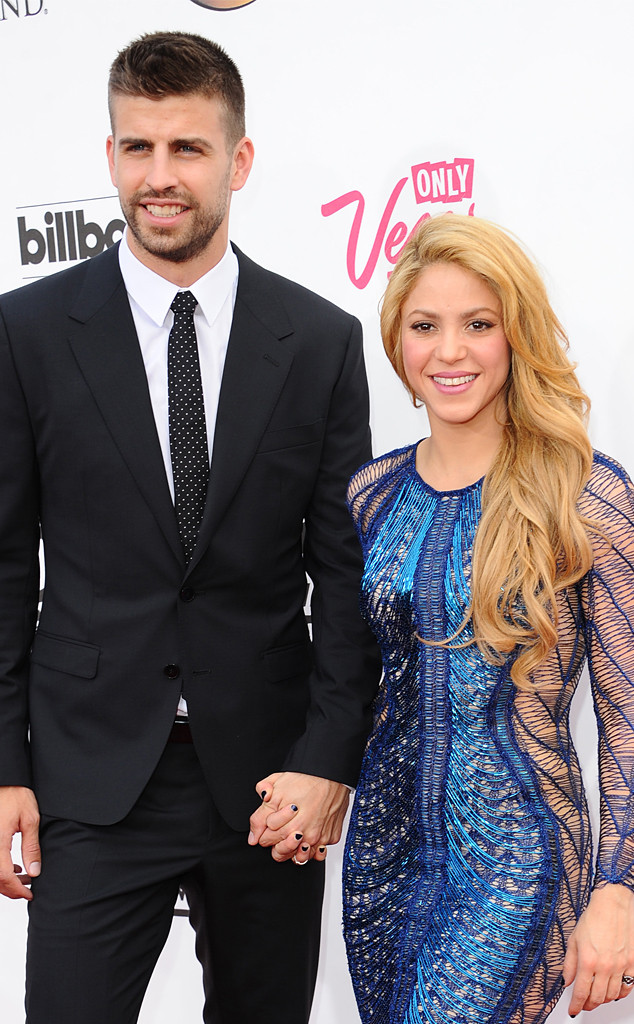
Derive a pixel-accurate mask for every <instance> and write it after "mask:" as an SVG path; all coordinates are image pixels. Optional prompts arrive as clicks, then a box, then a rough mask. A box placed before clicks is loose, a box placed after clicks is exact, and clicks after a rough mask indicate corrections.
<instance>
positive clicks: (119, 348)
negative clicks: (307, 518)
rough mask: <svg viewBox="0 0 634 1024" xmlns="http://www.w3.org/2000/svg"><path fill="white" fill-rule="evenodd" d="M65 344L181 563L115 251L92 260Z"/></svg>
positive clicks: (161, 462) (144, 378)
mask: <svg viewBox="0 0 634 1024" xmlns="http://www.w3.org/2000/svg"><path fill="white" fill-rule="evenodd" d="M69 315H70V334H69V342H70V345H71V348H72V350H73V353H74V355H75V358H76V360H77V362H78V364H79V367H80V370H81V372H82V374H83V376H84V379H85V380H86V383H87V385H88V387H89V388H90V390H91V392H92V395H93V397H94V399H95V402H96V403H97V405H98V407H99V410H100V412H101V415H102V416H103V419H104V421H105V423H106V426H107V427H108V430H109V431H110V434H111V435H112V438H113V440H114V442H115V444H116V445H117V448H118V449H119V452H120V453H121V456H122V457H123V459H124V461H125V463H126V465H127V466H128V469H129V470H130V473H131V474H132V477H133V479H134V481H135V483H136V484H137V486H138V488H139V490H140V491H141V494H142V495H143V497H144V499H145V501H146V502H147V504H148V505H149V507H150V508H151V510H152V512H153V513H154V515H155V517H156V519H157V521H158V523H159V526H160V527H161V530H162V531H163V533H164V535H165V537H166V539H167V541H168V543H169V545H170V547H171V548H172V549H173V551H174V553H175V555H176V557H177V558H178V559H179V561H180V562H182V561H183V552H182V547H181V543H180V538H179V536H178V527H177V524H176V516H175V514H174V506H173V504H172V500H171V496H170V492H169V486H168V483H167V478H166V475H165V466H164V463H163V457H162V454H161V448H160V444H159V441H158V436H157V433H156V426H155V422H154V415H153V412H152V403H151V401H150V395H149V390H148V384H147V377H146V374H145V367H144V365H143V357H142V355H141V350H140V348H139V343H138V340H137V335H136V330H135V327H134V320H133V318H132V313H131V311H130V305H129V302H128V298H127V294H126V290H125V286H124V283H123V279H122V277H121V273H120V271H119V261H118V257H117V247H116V246H115V247H113V248H112V249H109V250H108V251H107V252H106V253H104V254H103V256H100V257H96V258H95V259H93V260H91V261H90V263H89V265H88V266H87V268H86V278H85V282H84V286H83V288H82V291H81V292H80V294H79V295H78V297H77V300H76V302H75V304H74V306H73V308H72V309H71V310H70V314H69Z"/></svg>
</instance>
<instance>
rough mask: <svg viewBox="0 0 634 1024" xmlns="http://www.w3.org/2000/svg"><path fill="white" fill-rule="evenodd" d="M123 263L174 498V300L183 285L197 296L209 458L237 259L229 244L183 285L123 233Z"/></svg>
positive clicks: (124, 278)
mask: <svg viewBox="0 0 634 1024" xmlns="http://www.w3.org/2000/svg"><path fill="white" fill-rule="evenodd" d="M119 265H120V267H121V273H122V275H123V280H124V282H125V286H126V291H127V293H128V299H129V300H130V308H131V309H132V316H133V317H134V326H135V327H136V332H137V336H138V338H139V345H140V347H141V355H142V356H143V362H144V364H145V373H146V375H147V381H148V387H149V389H150V399H151V402H152V410H153V412H154V420H155V422H156V430H157V432H158V437H159V441H160V444H161V451H162V453H163V462H164V463H165V472H166V474H167V480H168V483H169V487H170V492H171V495H172V500H174V477H173V474H172V460H171V457H170V439H169V415H168V403H167V342H168V339H169V333H170V330H171V327H172V324H173V322H174V314H173V313H172V311H171V309H170V306H171V304H172V302H173V301H174V296H175V295H176V293H177V292H179V291H188V292H192V294H193V295H195V296H196V299H197V300H198V306H197V307H196V312H195V313H194V324H195V326H196V338H197V340H198V359H199V361H200V375H201V379H202V385H203V395H204V399H205V422H206V425H207V444H208V448H209V458H210V459H211V453H212V450H213V441H214V429H215V426H216V413H217V412H218V398H219V396H220V384H221V381H222V371H223V369H224V365H225V356H226V354H227V345H228V344H229V334H230V331H231V322H232V320H233V307H234V305H235V301H236V291H237V288H238V260H237V258H236V255H235V253H234V251H233V249H232V248H231V246H228V247H227V251H226V252H225V254H224V256H223V257H222V259H221V260H220V262H219V263H217V264H216V266H215V267H212V269H211V270H209V271H208V272H207V273H206V274H205V275H204V276H203V277H201V278H199V279H198V281H196V282H195V284H193V285H192V286H191V288H183V289H180V288H179V287H178V285H176V284H172V283H171V282H170V281H166V280H165V278H164V277H160V276H159V275H158V274H155V273H154V271H153V270H150V269H149V267H146V266H145V265H144V264H143V263H141V261H140V260H138V259H137V258H136V256H134V254H133V253H132V252H131V251H130V248H129V246H128V244H127V241H126V236H125V234H124V236H123V238H122V239H121V245H120V246H119Z"/></svg>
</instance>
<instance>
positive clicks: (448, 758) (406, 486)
mask: <svg viewBox="0 0 634 1024" xmlns="http://www.w3.org/2000/svg"><path fill="white" fill-rule="evenodd" d="M415 458H416V446H413V447H409V448H406V449H403V450H400V451H396V452H392V453H390V454H389V455H386V456H384V457H383V458H380V459H377V460H376V461H374V462H372V463H370V464H369V465H368V466H365V467H364V468H362V469H361V470H360V471H359V472H358V473H357V474H356V476H355V477H354V478H353V480H352V482H351V485H350V492H349V501H350V508H351V511H352V514H353V517H354V519H355V522H356V524H357V528H358V531H359V536H360V538H361V541H362V545H363V549H364V553H365V559H366V567H365V575H364V582H363V592H362V602H363V609H364V614H365V615H366V617H367V619H368V621H369V622H370V623H371V625H372V628H373V629H374V631H375V633H376V635H377V637H378V640H379V643H380V645H381V648H382V653H383V662H384V668H385V677H384V683H383V685H382V688H381V691H380V693H379V697H378V699H377V705H376V713H375V725H374V730H373V732H372V735H371V737H370V740H369V742H368V747H367V751H366V755H365V759H364V764H363V768H362V773H361V778H360V781H359V785H358V789H357V794H356V799H355V803H354V808H353V812H352V819H351V823H350V828H349V831H348V838H347V843H346V849H345V856H344V926H345V937H346V945H347V950H348V958H349V964H350V969H351V974H352V980H353V984H354V987H355V992H356V996H357V1002H358V1006H359V1012H360V1015H361V1019H362V1020H363V1021H364V1022H372V1024H421V1022H424V1024H507V1022H508V1024H538V1022H541V1021H544V1020H545V1019H546V1017H547V1015H548V1013H549V1011H550V1010H551V1009H552V1007H553V1005H554V1003H555V1002H556V1001H557V999H558V997H559V995H560V994H561V969H562V964H563V959H564V953H565V944H566V940H567V937H568V936H569V934H570V932H571V931H572V929H573V927H574V924H575V922H576V920H577V918H578V917H579V915H580V913H581V911H582V910H583V908H584V906H585V905H586V903H587V900H588V897H589V891H590V887H591V884H592V881H593V879H592V875H593V868H592V840H591V835H590V825H589V820H588V813H587V808H586V802H585V797H584V791H583V785H582V781H581V775H580V770H579V764H578V761H577V756H576V753H575V750H574V747H573V745H572V741H571V737H570V733H569V727H568V717H569V708H570V701H571V698H572V696H573V693H574V690H575V687H576V685H577V682H578V680H579V676H580V673H581V670H582V668H583V665H584V664H585V663H586V661H587V662H588V664H589V668H590V677H591V683H592V689H593V696H594V702H595V708H596V712H597V721H598V726H599V742H600V788H601V835H600V842H599V850H598V863H597V868H596V873H595V875H594V884H595V885H600V884H602V883H605V882H621V883H624V884H626V885H629V886H634V867H633V865H634V635H633V627H634V526H633V523H634V495H633V492H632V485H631V483H630V481H629V479H628V477H627V475H626V474H625V472H624V471H623V470H622V469H621V467H620V466H618V464H616V463H614V462H613V461H612V460H610V459H608V458H606V457H605V456H603V455H599V454H596V455H595V460H594V468H593V471H592V475H591V478H590V480H589V482H588V485H587V486H586V488H585V490H584V492H583V494H582V497H581V499H580V509H581V511H582V512H583V513H584V514H585V515H587V516H589V517H590V518H591V519H593V520H595V521H596V522H598V523H599V524H601V526H602V528H603V530H604V531H605V534H606V535H607V538H609V541H607V540H606V539H605V538H604V539H603V540H602V539H601V538H598V539H596V540H593V545H594V546H595V563H594V566H593V569H592V571H591V572H590V573H589V574H588V576H587V577H585V578H584V580H582V581H581V583H580V584H578V585H577V586H576V587H574V588H572V589H570V590H569V591H567V592H565V593H564V594H562V595H561V597H560V600H559V616H560V618H559V622H560V630H559V632H560V641H559V644H558V647H557V648H556V650H555V651H553V652H552V653H551V655H550V656H549V657H548V659H547V660H546V662H544V663H543V665H542V666H540V668H539V670H538V673H537V674H536V679H535V682H536V692H525V691H521V692H520V691H516V689H515V687H514V686H513V684H512V682H511V680H510V676H509V667H510V660H509V661H507V663H506V664H505V665H503V666H502V667H501V668H500V667H496V666H492V665H490V664H489V663H488V662H486V661H485V660H484V658H483V657H482V655H481V654H480V651H479V649H478V647H477V646H476V645H472V646H468V647H464V646H463V647H460V648H453V649H451V650H448V649H447V648H446V647H435V646H430V645H428V644H423V643H421V642H420V640H419V639H418V637H417V634H418V636H424V637H425V638H427V639H435V640H443V639H444V638H446V637H447V636H451V635H452V634H453V633H454V631H455V630H456V629H457V628H458V627H459V626H460V623H461V621H462V618H463V614H464V612H465V608H466V607H467V605H468V601H469V577H470V567H471V551H472V547H473V539H474V533H475V530H476V527H477V524H478V521H479V518H480V508H481V504H480V503H481V483H476V484H473V485H472V486H470V487H466V488H464V489H462V490H457V491H445V492H438V491H434V490H433V489H432V488H430V487H428V486H427V485H426V484H425V483H424V482H423V481H422V480H421V478H420V476H419V475H418V473H417V472H416V465H415Z"/></svg>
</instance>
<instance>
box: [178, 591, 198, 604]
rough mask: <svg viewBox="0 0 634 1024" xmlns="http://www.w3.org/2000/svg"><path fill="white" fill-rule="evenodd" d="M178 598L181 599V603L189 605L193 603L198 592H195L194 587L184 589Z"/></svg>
mask: <svg viewBox="0 0 634 1024" xmlns="http://www.w3.org/2000/svg"><path fill="white" fill-rule="evenodd" d="M178 596H179V597H180V599H181V601H185V602H187V603H189V602H190V601H193V600H194V598H195V597H196V591H195V590H194V588H193V587H183V589H182V590H181V592H180V594H179V595H178Z"/></svg>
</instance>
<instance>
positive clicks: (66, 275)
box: [0, 245, 120, 315]
mask: <svg viewBox="0 0 634 1024" xmlns="http://www.w3.org/2000/svg"><path fill="white" fill-rule="evenodd" d="M117 250H118V246H116V245H115V246H113V247H112V248H110V249H106V251H105V252H103V253H101V254H100V255H98V256H93V257H91V258H90V259H87V260H82V262H81V263H76V264H74V265H73V266H72V267H67V268H66V269H65V270H59V271H57V273H55V274H48V275H47V276H46V277H42V278H40V279H39V280H38V281H31V282H29V283H28V284H25V285H22V286H21V287H20V288H14V289H13V290H12V291H8V292H5V293H4V294H3V295H0V307H1V308H2V310H3V311H5V312H7V313H11V312H14V313H16V314H18V315H24V314H27V313H29V312H30V313H32V314H34V315H36V314H38V313H39V314H41V315H44V314H45V312H46V310H48V309H50V308H51V307H65V308H68V306H69V304H70V303H71V302H72V300H73V297H74V296H76V295H78V294H79V293H80V292H81V290H82V289H83V288H84V285H85V283H86V281H87V280H88V279H89V278H93V279H94V281H95V283H96V284H98V282H105V281H106V280H107V279H108V278H111V279H112V280H113V281H116V280H117V278H118V277H119V276H120V272H119V260H118V254H117Z"/></svg>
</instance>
